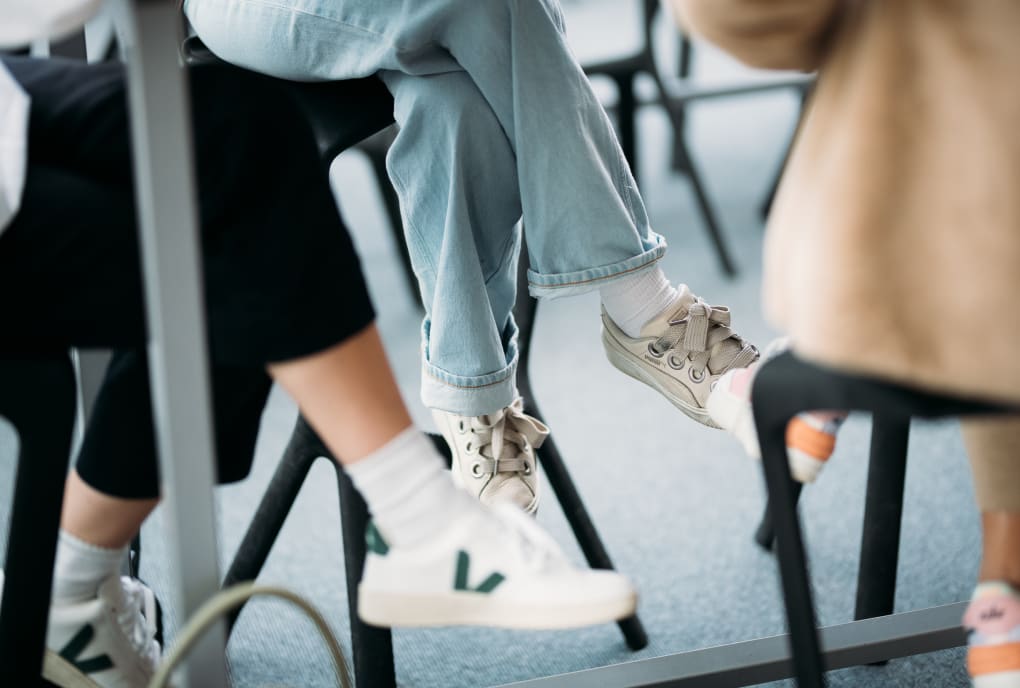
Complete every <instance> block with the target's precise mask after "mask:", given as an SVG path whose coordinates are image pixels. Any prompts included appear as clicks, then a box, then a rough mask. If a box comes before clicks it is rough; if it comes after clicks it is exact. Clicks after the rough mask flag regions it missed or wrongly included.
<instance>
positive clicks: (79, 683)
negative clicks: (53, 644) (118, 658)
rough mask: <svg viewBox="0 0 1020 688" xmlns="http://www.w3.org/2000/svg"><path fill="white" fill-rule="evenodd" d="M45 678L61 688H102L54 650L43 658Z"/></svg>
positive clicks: (49, 651)
mask: <svg viewBox="0 0 1020 688" xmlns="http://www.w3.org/2000/svg"><path fill="white" fill-rule="evenodd" d="M42 675H43V678H44V679H46V680H47V681H49V682H50V683H54V684H56V685H58V686H60V688H102V686H100V685H99V684H98V683H96V682H95V681H93V680H92V679H91V678H89V677H88V676H87V675H85V674H83V673H82V672H80V671H78V669H77V668H76V667H75V666H74V665H73V664H71V663H70V662H68V661H67V660H66V659H64V658H63V657H61V656H60V655H59V654H57V653H56V652H53V651H52V650H46V656H45V657H44V658H43V671H42Z"/></svg>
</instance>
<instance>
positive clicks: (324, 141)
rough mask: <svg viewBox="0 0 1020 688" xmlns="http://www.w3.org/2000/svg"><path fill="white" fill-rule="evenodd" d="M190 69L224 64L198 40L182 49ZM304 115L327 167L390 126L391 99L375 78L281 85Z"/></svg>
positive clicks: (191, 41)
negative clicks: (341, 155) (353, 147)
mask: <svg viewBox="0 0 1020 688" xmlns="http://www.w3.org/2000/svg"><path fill="white" fill-rule="evenodd" d="M181 55H182V57H183V58H184V63H185V64H187V65H189V66H199V65H207V64H226V63H225V62H224V61H223V60H221V59H220V58H218V57H216V55H214V54H213V52H212V51H211V50H209V48H208V47H207V46H206V45H205V43H203V42H202V40H201V39H200V38H199V37H198V36H191V37H189V38H187V39H186V40H185V41H184V43H183V44H182V45H181ZM281 83H283V84H285V85H286V87H287V89H288V90H290V91H291V92H292V93H293V94H294V97H295V99H296V100H297V102H298V104H299V105H300V106H301V107H302V109H303V110H304V111H305V114H306V115H307V117H308V122H309V124H310V125H311V126H312V130H313V132H314V133H315V140H316V142H317V143H318V145H319V152H320V153H321V155H322V157H323V160H324V161H326V163H327V164H329V163H330V162H332V161H333V159H334V158H336V156H338V155H339V154H340V153H341V152H343V151H345V150H347V149H348V148H350V147H352V146H354V145H355V144H357V143H359V142H360V141H362V140H364V139H366V138H368V137H369V136H372V135H373V134H376V133H378V132H380V131H382V130H383V129H385V128H386V127H388V126H390V125H391V124H393V97H392V96H391V95H390V92H389V91H388V90H387V89H386V86H385V85H383V83H382V81H380V80H379V79H377V78H376V77H366V78H363V79H347V80H344V81H314V82H309V81H284V80H281Z"/></svg>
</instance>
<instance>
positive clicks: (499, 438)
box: [382, 71, 547, 513]
mask: <svg viewBox="0 0 1020 688" xmlns="http://www.w3.org/2000/svg"><path fill="white" fill-rule="evenodd" d="M382 77H383V79H384V81H385V82H386V85H387V86H388V87H389V88H390V90H391V91H392V92H393V95H394V98H395V102H396V107H395V114H396V119H397V122H398V123H399V124H400V133H399V134H398V135H397V138H396V141H395V142H394V144H393V147H392V148H391V149H390V153H389V156H388V158H387V164H388V167H389V171H390V175H391V178H392V179H393V183H394V185H395V187H396V188H397V191H398V193H399V194H400V197H401V201H402V203H401V205H402V208H403V213H404V219H405V222H404V225H405V231H406V237H407V243H408V247H409V248H410V253H411V256H412V261H413V263H414V266H415V270H416V272H417V274H418V279H419V284H420V286H421V290H422V301H423V303H424V304H425V323H424V327H423V342H422V344H423V346H422V351H423V359H424V360H423V361H422V383H421V390H422V399H423V401H424V402H425V404H426V406H428V407H430V408H431V409H433V416H434V418H435V421H436V425H437V427H438V428H439V430H440V432H441V433H442V434H443V436H444V437H445V438H446V440H447V442H448V443H449V445H450V449H451V454H452V457H453V476H454V480H455V481H456V482H457V484H458V485H460V486H462V487H464V488H465V489H467V490H468V491H470V492H471V493H472V494H474V495H475V496H477V497H478V498H479V499H481V500H482V501H483V502H487V503H488V502H495V501H510V502H513V503H514V504H517V505H518V506H520V507H521V508H522V509H524V510H525V511H528V512H529V513H530V512H534V511H535V510H536V509H537V508H538V503H539V485H538V471H537V468H536V465H535V454H534V451H533V450H534V448H535V447H537V446H539V445H541V443H542V440H543V439H544V437H545V434H546V433H547V430H546V428H545V427H544V426H542V425H541V424H540V423H538V422H537V421H535V420H534V419H532V418H530V417H528V416H527V415H525V414H524V413H523V412H522V410H521V408H520V403H519V402H515V397H516V385H515V375H516V368H517V326H516V325H515V323H514V321H513V317H512V315H511V309H512V308H513V305H514V299H515V296H516V269H517V260H518V255H517V254H518V251H519V248H520V232H519V228H518V227H517V223H518V220H519V219H520V215H521V209H520V202H519V194H518V180H517V167H516V161H515V160H514V155H513V151H512V150H511V148H510V144H509V141H508V140H507V138H506V135H505V134H504V132H503V130H502V128H501V127H500V125H499V122H498V121H497V120H496V117H495V115H494V114H493V113H492V110H491V109H490V108H489V106H488V103H487V102H486V101H485V99H484V98H483V97H482V95H481V93H480V92H479V91H478V89H477V87H476V86H475V85H474V82H472V81H471V79H470V78H469V77H468V76H467V74H465V73H464V72H462V71H455V72H449V73H445V74H436V75H433V76H426V77H418V76H408V75H407V74H403V73H401V72H384V73H383V74H382Z"/></svg>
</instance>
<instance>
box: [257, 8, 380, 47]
mask: <svg viewBox="0 0 1020 688" xmlns="http://www.w3.org/2000/svg"><path fill="white" fill-rule="evenodd" d="M245 2H247V3H249V4H253V5H262V6H263V7H271V8H273V9H276V10H282V11H283V12H291V13H294V14H301V15H304V16H306V17H313V18H315V19H321V20H322V21H325V22H329V23H331V24H337V25H339V26H344V27H347V28H350V29H354V30H355V31H360V32H362V33H365V34H368V35H369V36H372V37H373V38H385V34H381V33H379V32H378V31H372V30H371V29H366V28H365V27H363V26H358V25H357V24H350V23H348V22H345V21H340V20H338V19H333V18H332V17H326V16H324V15H322V14H316V13H315V12H308V11H306V10H301V9H297V8H294V7H288V6H287V5H281V4H279V3H275V2H267V0H245Z"/></svg>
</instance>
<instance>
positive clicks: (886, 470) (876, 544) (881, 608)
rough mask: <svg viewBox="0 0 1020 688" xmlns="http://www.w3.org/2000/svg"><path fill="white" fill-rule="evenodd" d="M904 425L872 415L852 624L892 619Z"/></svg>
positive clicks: (906, 436) (903, 474) (904, 454)
mask: <svg viewBox="0 0 1020 688" xmlns="http://www.w3.org/2000/svg"><path fill="white" fill-rule="evenodd" d="M909 436H910V421H909V420H908V419H906V418H891V417H888V416H882V415H878V414H875V418H874V421H873V424H872V428H871V459H870V460H869V462H868V487H867V496H866V497H865V502H864V531H863V533H862V535H861V561H860V568H859V571H858V574H857V605H856V609H855V611H854V618H855V619H869V618H871V617H875V616H885V615H886V614H892V612H893V608H894V604H895V599H896V567H897V563H898V560H899V551H900V523H901V519H902V516H903V488H904V482H905V479H906V474H907V442H908V439H909Z"/></svg>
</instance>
